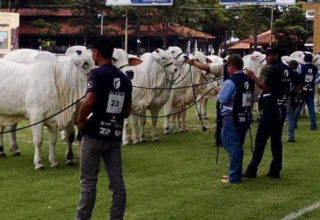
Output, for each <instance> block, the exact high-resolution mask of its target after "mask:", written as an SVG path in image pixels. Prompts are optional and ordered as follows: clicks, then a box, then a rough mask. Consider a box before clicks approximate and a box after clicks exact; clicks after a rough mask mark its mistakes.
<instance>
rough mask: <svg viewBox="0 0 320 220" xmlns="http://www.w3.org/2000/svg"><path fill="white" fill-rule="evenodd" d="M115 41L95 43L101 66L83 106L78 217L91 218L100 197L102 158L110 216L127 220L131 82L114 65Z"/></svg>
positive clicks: (92, 75) (91, 80)
mask: <svg viewBox="0 0 320 220" xmlns="http://www.w3.org/2000/svg"><path fill="white" fill-rule="evenodd" d="M113 49H114V48H113V43H112V41H110V40H109V39H108V38H107V37H106V36H100V37H99V38H98V39H96V40H95V41H94V43H93V44H92V46H91V50H92V58H93V60H94V62H95V64H96V65H97V66H98V68H95V69H93V70H91V72H90V75H89V78H88V87H87V92H86V97H85V100H84V101H83V103H82V104H81V106H80V112H79V118H78V129H79V131H80V133H81V134H82V136H83V137H82V141H81V147H80V184H81V194H80V201H79V204H78V207H77V210H76V216H75V219H76V220H89V219H90V217H91V213H92V210H93V207H94V204H95V200H96V185H97V181H98V174H99V169H100V161H101V159H102V160H103V162H104V167H105V170H106V173H107V175H108V178H109V189H110V190H111V191H112V201H111V207H110V218H109V219H113V220H115V219H117V220H119V219H123V215H124V211H125V206H126V190H125V186H124V182H123V178H122V168H121V163H122V162H121V161H122V160H121V149H120V146H121V138H122V129H123V122H124V118H126V117H128V116H129V114H130V111H131V100H132V98H131V92H132V85H131V81H130V80H129V78H127V76H126V75H125V74H124V73H122V72H121V71H120V70H118V69H117V68H116V67H115V66H113V65H112V63H111V60H112V54H113Z"/></svg>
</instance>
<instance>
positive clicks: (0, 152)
mask: <svg viewBox="0 0 320 220" xmlns="http://www.w3.org/2000/svg"><path fill="white" fill-rule="evenodd" d="M3 130H4V127H3V126H0V132H3ZM0 157H6V154H5V153H4V148H3V134H0Z"/></svg>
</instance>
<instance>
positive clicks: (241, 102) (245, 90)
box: [216, 55, 254, 183]
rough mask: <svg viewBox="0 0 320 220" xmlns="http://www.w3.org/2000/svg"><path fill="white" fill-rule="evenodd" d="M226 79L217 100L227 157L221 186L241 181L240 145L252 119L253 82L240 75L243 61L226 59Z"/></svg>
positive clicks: (241, 149)
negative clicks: (227, 165) (227, 171)
mask: <svg viewBox="0 0 320 220" xmlns="http://www.w3.org/2000/svg"><path fill="white" fill-rule="evenodd" d="M227 65H228V72H229V74H230V78H229V79H227V80H226V81H225V82H224V83H223V84H222V86H221V90H220V91H219V89H218V88H217V89H216V92H218V95H217V98H218V101H219V102H220V103H221V107H220V114H221V118H222V129H221V139H222V146H223V147H224V148H225V149H226V151H227V153H228V156H229V161H230V165H229V173H228V176H222V179H221V180H220V181H221V182H223V183H240V182H241V181H242V159H243V143H244V140H245V136H246V132H247V130H248V128H249V125H250V123H251V120H252V114H251V107H252V102H253V90H254V82H253V81H252V80H251V79H250V78H249V77H248V76H247V75H246V74H244V73H243V71H242V68H243V61H242V59H241V57H240V56H238V55H231V56H230V57H229V58H228V64H227Z"/></svg>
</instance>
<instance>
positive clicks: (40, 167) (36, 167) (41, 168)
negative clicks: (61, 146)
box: [34, 163, 44, 170]
mask: <svg viewBox="0 0 320 220" xmlns="http://www.w3.org/2000/svg"><path fill="white" fill-rule="evenodd" d="M34 169H35V170H43V169H44V167H43V164H41V163H40V164H37V165H35V166H34Z"/></svg>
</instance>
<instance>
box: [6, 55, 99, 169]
mask: <svg viewBox="0 0 320 220" xmlns="http://www.w3.org/2000/svg"><path fill="white" fill-rule="evenodd" d="M93 66H94V64H93V61H92V58H91V55H90V54H89V53H82V52H80V51H78V50H77V51H73V52H72V51H70V53H69V54H68V56H67V57H66V58H65V59H64V60H63V61H61V60H58V59H57V58H56V56H54V55H53V54H51V53H48V52H40V53H39V54H38V55H36V56H35V58H34V61H33V62H32V63H31V64H17V63H13V62H10V61H1V65H0V75H1V78H2V80H1V82H0V88H1V89H2V90H1V92H0V93H1V97H2V98H1V100H0V122H1V124H2V125H12V124H14V123H16V122H17V120H19V119H20V118H27V119H29V121H30V124H33V123H36V122H39V121H41V120H42V119H44V118H47V117H49V116H51V115H53V114H55V113H57V112H58V111H60V110H62V109H63V108H65V107H66V106H68V105H69V104H71V103H73V102H74V101H76V100H78V99H79V98H81V97H82V96H83V95H84V93H85V88H86V78H87V73H88V72H89V71H90V69H91V68H92V67H93ZM17 91H19V93H17ZM76 109H77V107H76V106H72V107H71V108H69V109H67V110H66V111H64V112H62V113H61V114H59V115H57V116H55V117H54V118H52V119H50V120H48V121H45V122H41V123H39V124H37V125H34V126H32V127H31V129H32V134H33V143H34V147H35V153H34V165H35V169H39V168H42V167H43V165H42V163H41V158H40V146H41V144H42V128H43V126H44V125H45V126H47V127H48V139H49V161H50V163H51V167H56V166H57V165H58V163H57V162H56V161H55V153H54V148H55V143H56V139H57V131H58V130H61V129H63V128H65V127H66V126H67V125H68V124H70V122H71V121H73V120H74V117H75V113H76Z"/></svg>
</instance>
